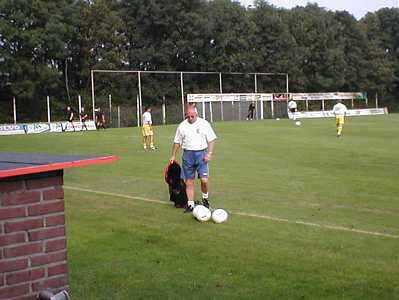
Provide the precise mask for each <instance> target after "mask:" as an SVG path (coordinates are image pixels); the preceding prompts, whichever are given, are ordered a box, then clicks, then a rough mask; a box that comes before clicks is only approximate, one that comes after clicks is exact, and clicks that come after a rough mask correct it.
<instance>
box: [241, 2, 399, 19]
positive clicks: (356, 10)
mask: <svg viewBox="0 0 399 300" xmlns="http://www.w3.org/2000/svg"><path fill="white" fill-rule="evenodd" d="M240 2H241V3H242V5H244V6H248V5H251V4H253V2H254V1H253V0H241V1H240ZM267 2H268V3H269V4H273V5H274V6H277V7H284V8H292V7H295V6H306V4H307V3H308V2H310V3H317V4H318V5H319V6H320V7H324V8H326V9H329V10H346V11H348V12H349V13H351V14H352V15H354V16H355V18H356V19H360V18H362V17H364V15H366V14H367V13H368V12H374V11H377V10H379V9H380V8H383V7H396V8H398V7H399V0H268V1H267Z"/></svg>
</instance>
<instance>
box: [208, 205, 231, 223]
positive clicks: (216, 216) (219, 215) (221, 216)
mask: <svg viewBox="0 0 399 300" xmlns="http://www.w3.org/2000/svg"><path fill="white" fill-rule="evenodd" d="M228 217H229V214H228V213H227V211H225V210H224V209H221V208H218V209H216V210H214V211H213V213H212V221H213V222H215V223H218V224H219V223H223V222H226V221H227V219H228Z"/></svg>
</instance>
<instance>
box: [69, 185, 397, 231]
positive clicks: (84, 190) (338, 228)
mask: <svg viewBox="0 0 399 300" xmlns="http://www.w3.org/2000/svg"><path fill="white" fill-rule="evenodd" d="M64 188H66V189H69V190H74V191H79V192H88V193H94V194H100V195H105V196H112V197H119V198H125V199H133V200H140V201H145V202H151V203H157V204H167V205H169V203H168V202H166V201H161V200H155V199H150V198H145V197H136V196H129V195H124V194H118V193H110V192H103V191H95V190H91V189H86V188H80V187H75V186H64ZM230 214H233V215H237V216H243V217H251V218H258V219H265V220H270V221H275V222H283V223H290V224H299V225H305V226H312V227H318V228H324V229H329V230H336V231H347V232H353V233H360V234H367V235H373V236H381V237H388V238H394V239H399V235H394V234H389V233H382V232H376V231H368V230H361V229H355V228H349V227H344V226H335V225H325V224H318V223H312V222H304V221H295V220H289V219H284V218H277V217H272V216H266V215H259V214H252V213H245V212H239V211H230Z"/></svg>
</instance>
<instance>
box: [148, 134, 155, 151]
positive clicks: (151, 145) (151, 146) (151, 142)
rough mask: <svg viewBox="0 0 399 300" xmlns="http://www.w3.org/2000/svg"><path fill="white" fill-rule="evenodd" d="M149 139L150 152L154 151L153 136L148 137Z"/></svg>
mask: <svg viewBox="0 0 399 300" xmlns="http://www.w3.org/2000/svg"><path fill="white" fill-rule="evenodd" d="M149 139H150V149H151V150H155V146H154V135H153V134H151V135H150V136H149Z"/></svg>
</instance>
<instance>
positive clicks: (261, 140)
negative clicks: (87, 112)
mask: <svg viewBox="0 0 399 300" xmlns="http://www.w3.org/2000/svg"><path fill="white" fill-rule="evenodd" d="M214 128H215V131H216V133H217V135H218V137H219V138H218V142H217V147H216V151H215V155H214V159H213V161H212V162H211V193H210V197H211V201H212V204H213V205H214V206H215V207H223V208H226V209H227V210H228V211H229V212H230V219H229V221H228V222H227V223H225V224H219V225H217V224H213V223H210V222H209V223H204V224H201V223H198V222H196V221H194V219H193V218H192V217H191V216H190V215H187V214H183V212H182V210H178V209H175V208H174V207H173V206H172V204H171V203H170V202H169V201H168V193H167V186H166V184H165V183H164V181H163V169H164V167H165V165H166V163H167V161H168V159H169V155H170V148H171V141H172V138H173V136H174V132H175V129H176V125H170V126H159V127H156V144H157V146H158V147H159V148H158V150H157V151H155V152H144V151H143V150H142V149H141V138H140V131H139V129H138V128H123V129H110V130H107V131H105V132H84V133H80V132H77V133H68V134H41V135H29V136H5V137H1V138H0V141H1V143H0V150H1V151H17V152H45V153H55V154H93V155H94V154H115V155H117V156H118V157H119V160H118V162H116V163H113V164H109V165H100V166H92V167H86V168H80V169H68V170H66V171H65V178H64V184H65V201H66V214H67V234H68V251H69V252H68V255H69V266H70V284H71V294H72V297H73V299H85V300H89V299H93V300H94V299H95V300H98V299H216V298H217V299H399V285H398V282H399V196H398V195H399V152H398V150H399V115H389V116H381V117H380V116H379V117H357V118H351V119H350V120H349V121H348V123H347V124H346V126H345V129H344V137H343V138H341V139H337V138H336V137H335V125H334V121H333V120H332V119H329V120H304V121H303V122H302V126H301V127H295V126H293V124H292V122H290V121H288V120H281V121H275V120H267V121H253V122H240V123H237V122H225V123H215V124H214ZM197 195H198V194H197Z"/></svg>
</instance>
